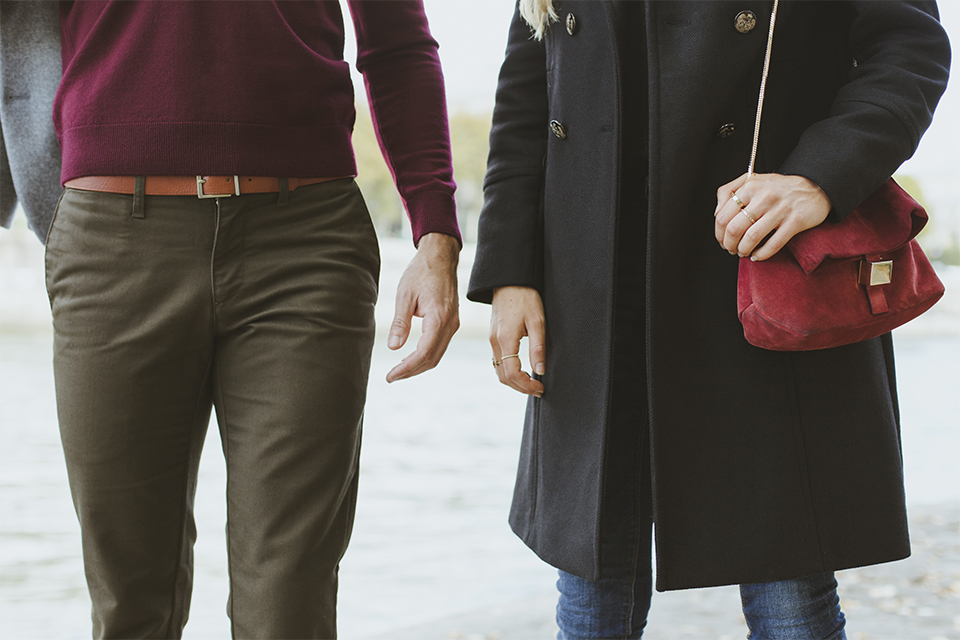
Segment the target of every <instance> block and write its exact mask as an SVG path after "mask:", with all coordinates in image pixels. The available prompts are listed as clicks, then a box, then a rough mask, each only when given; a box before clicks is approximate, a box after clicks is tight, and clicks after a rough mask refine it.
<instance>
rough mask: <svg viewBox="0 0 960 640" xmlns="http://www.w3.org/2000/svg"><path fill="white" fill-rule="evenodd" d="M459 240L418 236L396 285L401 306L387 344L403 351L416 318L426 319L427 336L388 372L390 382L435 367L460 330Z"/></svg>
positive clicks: (450, 237)
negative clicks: (458, 293) (417, 241)
mask: <svg viewBox="0 0 960 640" xmlns="http://www.w3.org/2000/svg"><path fill="white" fill-rule="evenodd" d="M459 255H460V244H459V243H458V242H457V239H456V238H454V237H453V236H448V235H445V234H442V233H428V234H427V235H425V236H423V237H422V238H420V244H419V245H418V248H417V255H415V256H414V257H413V260H411V261H410V264H409V265H408V266H407V269H406V271H404V272H403V276H402V277H401V278H400V284H399V286H398V287H397V310H396V313H395V315H394V318H393V324H391V325H390V335H389V337H388V338H387V346H388V347H389V348H390V349H394V350H396V349H399V348H400V347H402V346H403V345H404V344H405V343H406V341H407V338H408V337H409V336H410V326H411V324H410V323H411V322H412V320H413V316H417V317H418V318H423V335H421V336H420V340H419V341H418V342H417V348H416V350H415V351H414V352H413V353H411V354H410V355H408V356H407V357H406V358H404V359H403V360H401V361H400V364H398V365H397V366H395V367H394V368H393V369H391V370H390V373H388V374H387V382H393V381H395V380H403V379H404V378H409V377H411V376H415V375H417V374H419V373H423V372H424V371H427V370H429V369H433V368H434V367H435V366H437V363H439V362H440V358H441V357H443V354H444V352H445V351H446V350H447V345H448V344H450V338H452V337H453V334H454V333H456V332H457V329H459V328H460V316H459V313H458V309H459V305H460V299H459V298H458V296H457V261H458V259H459Z"/></svg>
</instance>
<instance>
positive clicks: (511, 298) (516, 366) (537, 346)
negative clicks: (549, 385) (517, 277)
mask: <svg viewBox="0 0 960 640" xmlns="http://www.w3.org/2000/svg"><path fill="white" fill-rule="evenodd" d="M524 336H526V337H527V338H528V339H529V340H530V349H529V351H530V369H531V370H533V372H534V373H536V374H537V375H543V373H544V371H546V353H547V350H546V346H545V344H546V323H545V321H544V314H543V302H542V301H541V300H540V294H539V293H537V290H536V289H531V288H530V287H499V288H497V289H494V291H493V311H492V313H491V316H490V348H491V349H493V362H494V366H495V368H496V370H497V377H498V378H500V382H502V383H503V384H505V385H507V386H508V387H512V388H514V389H516V390H517V391H519V392H520V393H526V394H527V395H531V396H536V397H538V398H539V397H540V396H542V395H543V383H542V382H540V381H539V380H534V379H533V378H531V377H530V375H529V374H528V373H526V372H525V371H523V370H522V369H521V367H520V357H519V355H520V339H521V338H523V337H524ZM498 363H499V364H498Z"/></svg>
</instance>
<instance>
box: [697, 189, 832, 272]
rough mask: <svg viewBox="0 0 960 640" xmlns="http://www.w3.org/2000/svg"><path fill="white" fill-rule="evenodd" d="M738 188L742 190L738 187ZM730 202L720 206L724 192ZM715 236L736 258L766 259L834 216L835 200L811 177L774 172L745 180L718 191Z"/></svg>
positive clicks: (727, 201) (722, 202)
mask: <svg viewBox="0 0 960 640" xmlns="http://www.w3.org/2000/svg"><path fill="white" fill-rule="evenodd" d="M738 185H739V186H738ZM725 191H726V192H727V195H728V196H729V198H728V199H727V200H726V201H725V202H724V201H721V198H722V195H723V193H724V192H725ZM717 197H718V209H717V212H716V222H715V224H714V233H715V235H716V238H717V242H719V243H720V246H722V247H723V248H724V249H726V250H727V251H728V252H729V253H731V254H733V255H739V256H741V257H746V256H751V257H752V258H753V259H755V260H766V259H768V258H770V257H771V256H773V255H775V254H776V253H777V252H778V251H779V250H780V249H782V248H783V247H784V245H786V243H787V242H789V241H790V239H791V238H792V237H793V236H795V235H796V234H798V233H800V232H801V231H804V230H806V229H810V228H812V227H815V226H817V225H818V224H820V223H821V222H823V221H824V220H825V219H826V218H827V214H829V213H830V208H831V205H830V199H829V198H828V197H827V195H826V194H825V193H824V192H823V190H822V189H820V187H819V186H817V185H816V184H815V183H813V182H811V181H810V180H808V179H807V178H804V177H802V176H783V175H779V174H775V173H768V174H756V175H754V176H751V177H750V179H749V180H746V177H745V176H741V177H740V178H738V179H737V180H734V181H733V182H730V183H728V184H726V185H724V186H722V187H720V189H719V190H718V191H717Z"/></svg>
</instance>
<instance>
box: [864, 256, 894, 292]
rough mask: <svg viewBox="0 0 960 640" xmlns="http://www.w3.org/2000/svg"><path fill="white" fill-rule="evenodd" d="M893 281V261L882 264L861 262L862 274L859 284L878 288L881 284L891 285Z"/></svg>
mask: <svg viewBox="0 0 960 640" xmlns="http://www.w3.org/2000/svg"><path fill="white" fill-rule="evenodd" d="M892 280H893V260H883V261H881V262H868V261H866V260H861V261H860V274H859V277H858V278H857V282H859V283H860V284H864V285H867V286H868V287H876V286H878V285H881V284H890V282H891V281H892Z"/></svg>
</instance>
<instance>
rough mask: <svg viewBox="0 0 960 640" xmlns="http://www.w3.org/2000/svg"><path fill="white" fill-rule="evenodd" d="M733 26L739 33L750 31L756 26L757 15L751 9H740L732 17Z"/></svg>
mask: <svg viewBox="0 0 960 640" xmlns="http://www.w3.org/2000/svg"><path fill="white" fill-rule="evenodd" d="M733 26H734V27H736V29H737V31H739V32H740V33H750V32H751V31H753V28H754V27H755V26H757V15H756V14H755V13H754V12H753V11H741V12H740V13H738V14H737V17H736V18H734V19H733Z"/></svg>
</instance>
